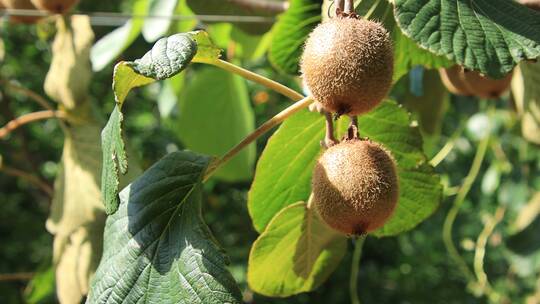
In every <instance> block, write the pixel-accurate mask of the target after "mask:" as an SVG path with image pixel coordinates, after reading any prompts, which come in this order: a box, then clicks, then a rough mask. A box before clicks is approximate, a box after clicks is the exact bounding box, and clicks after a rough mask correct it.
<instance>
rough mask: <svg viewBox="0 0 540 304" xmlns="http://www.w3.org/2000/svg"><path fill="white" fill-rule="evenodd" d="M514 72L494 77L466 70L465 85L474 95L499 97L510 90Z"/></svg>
mask: <svg viewBox="0 0 540 304" xmlns="http://www.w3.org/2000/svg"><path fill="white" fill-rule="evenodd" d="M512 75H513V73H509V74H508V75H506V76H505V77H504V78H501V79H493V78H490V77H487V76H484V75H481V74H480V73H478V72H476V71H465V72H464V79H465V85H466V86H467V88H468V89H469V91H470V92H471V93H472V95H474V96H477V97H481V98H497V97H500V96H501V95H502V94H503V93H504V92H506V91H508V89H509V88H510V84H511V83H512Z"/></svg>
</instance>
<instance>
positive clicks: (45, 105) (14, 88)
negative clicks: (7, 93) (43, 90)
mask: <svg viewBox="0 0 540 304" xmlns="http://www.w3.org/2000/svg"><path fill="white" fill-rule="evenodd" d="M0 83H1V84H3V85H4V86H5V87H6V88H8V89H10V90H12V91H14V92H16V93H19V94H22V95H24V96H26V97H28V98H29V99H31V100H33V101H34V102H36V103H37V104H39V105H40V106H42V107H43V108H45V109H47V110H53V107H52V106H51V105H50V104H49V102H48V101H47V100H46V99H45V98H43V97H42V96H41V95H39V94H38V93H36V92H34V91H32V90H30V89H27V88H25V87H23V86H20V85H18V84H15V83H13V82H11V81H7V80H3V79H0Z"/></svg>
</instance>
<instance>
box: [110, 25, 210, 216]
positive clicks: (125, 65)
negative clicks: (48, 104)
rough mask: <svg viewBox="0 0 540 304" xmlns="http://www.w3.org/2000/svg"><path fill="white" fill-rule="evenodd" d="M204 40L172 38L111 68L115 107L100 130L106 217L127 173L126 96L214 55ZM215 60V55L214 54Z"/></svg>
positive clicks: (192, 35) (198, 37)
mask: <svg viewBox="0 0 540 304" xmlns="http://www.w3.org/2000/svg"><path fill="white" fill-rule="evenodd" d="M207 37H208V36H207V35H206V34H205V33H202V32H191V33H183V34H176V35H172V36H170V37H167V38H162V39H160V40H158V42H156V44H155V45H154V47H153V48H152V50H150V51H149V52H148V53H146V54H145V55H144V56H143V57H142V58H141V59H137V60H135V61H134V62H126V61H123V62H120V63H118V64H117V65H116V66H115V68H114V75H113V90H114V96H115V100H116V106H115V108H114V110H113V113H112V114H111V116H110V118H109V122H108V123H107V125H106V126H105V129H104V130H103V139H102V143H103V165H104V167H103V173H102V179H101V180H102V192H103V197H104V203H105V210H106V212H107V214H112V213H114V212H115V211H116V209H117V208H118V198H117V193H118V183H119V181H118V175H119V173H122V174H126V172H127V169H128V167H127V154H126V151H125V148H124V146H125V144H124V140H123V138H122V121H123V115H122V106H123V104H124V101H125V100H126V97H127V95H128V94H129V92H130V91H131V90H132V89H133V88H136V87H141V86H144V85H148V84H150V83H153V82H155V81H156V80H163V79H167V78H170V77H173V76H175V75H177V74H178V73H180V72H181V71H182V70H184V69H185V68H186V67H187V65H188V64H189V63H190V62H191V60H192V59H193V58H194V57H195V55H196V53H197V52H198V49H199V48H198V44H200V47H201V48H200V50H201V54H199V58H209V56H213V55H214V54H215V48H213V47H212V44H211V42H210V40H209V39H208V38H207ZM218 56H219V54H218Z"/></svg>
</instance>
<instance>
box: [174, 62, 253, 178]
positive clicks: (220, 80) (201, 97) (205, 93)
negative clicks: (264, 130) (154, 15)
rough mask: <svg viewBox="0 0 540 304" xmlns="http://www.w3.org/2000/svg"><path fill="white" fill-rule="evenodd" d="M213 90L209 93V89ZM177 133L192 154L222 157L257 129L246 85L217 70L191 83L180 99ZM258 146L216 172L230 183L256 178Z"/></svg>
mask: <svg viewBox="0 0 540 304" xmlns="http://www.w3.org/2000/svg"><path fill="white" fill-rule="evenodd" d="M209 86H210V89H209ZM180 100H181V102H180V108H179V113H180V115H179V117H178V120H177V123H176V124H175V129H176V132H177V134H178V135H179V137H180V140H181V141H182V142H183V143H184V144H185V145H186V147H187V148H189V149H190V150H193V151H196V152H200V153H204V154H209V155H215V156H221V155H223V154H225V153H226V152H227V151H228V150H230V149H231V148H232V147H234V145H235V144H237V143H238V142H240V141H241V140H242V139H243V138H244V137H245V136H247V135H248V134H249V133H251V132H252V131H253V130H254V129H255V118H254V113H253V109H252V108H251V104H250V100H249V93H248V90H247V85H246V81H245V80H244V79H242V78H240V77H239V76H236V75H233V74H230V73H228V72H226V71H223V70H221V69H218V68H214V67H205V68H203V69H201V70H199V71H197V72H196V73H195V74H194V75H193V78H191V79H189V81H188V82H187V84H186V86H185V87H184V89H183V90H182V94H181V96H180ZM254 164H255V145H254V144H252V145H249V146H248V147H246V148H245V149H244V150H242V152H240V153H239V154H238V155H237V156H235V157H234V158H233V159H232V160H231V161H229V162H228V163H227V164H225V165H224V166H223V167H222V168H221V169H219V170H218V171H217V172H216V175H215V176H216V177H218V178H221V179H224V180H227V181H238V180H246V179H249V178H251V177H252V176H253V167H254Z"/></svg>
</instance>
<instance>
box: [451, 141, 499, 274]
mask: <svg viewBox="0 0 540 304" xmlns="http://www.w3.org/2000/svg"><path fill="white" fill-rule="evenodd" d="M489 141H490V136H486V137H485V138H484V139H482V141H481V142H480V144H479V145H478V149H477V150H476V155H475V156H474V160H473V163H472V165H471V168H470V170H469V173H468V174H467V176H466V177H465V179H464V180H463V185H462V186H461V188H460V189H459V192H458V194H457V196H456V198H455V200H454V204H453V206H452V208H450V211H448V214H447V215H446V219H445V220H444V225H443V235H442V238H443V241H444V245H445V246H446V250H447V251H448V254H449V255H450V257H451V258H452V259H453V260H454V262H455V263H456V264H457V265H458V267H459V268H460V271H461V272H462V274H463V275H464V276H465V278H466V279H467V281H468V282H473V281H475V278H474V275H473V273H472V271H471V270H470V269H469V267H468V266H467V263H466V262H465V260H464V259H463V257H462V256H461V255H460V254H459V252H458V250H457V249H456V246H455V244H454V241H453V239H452V227H453V225H454V222H455V220H456V217H457V215H458V213H459V209H460V208H461V206H462V205H463V202H464V201H465V198H466V197H467V194H468V193H469V191H470V190H471V187H472V185H473V183H474V181H475V180H476V178H477V177H478V173H479V171H480V167H481V166H482V162H483V161H484V157H485V156H486V152H487V148H488V145H489Z"/></svg>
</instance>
